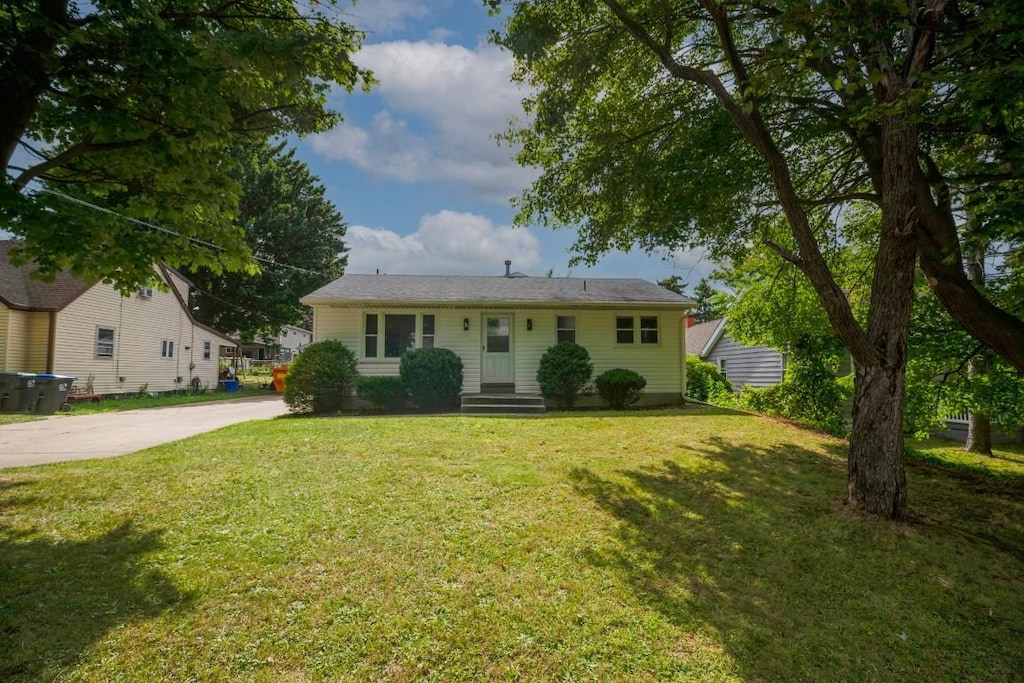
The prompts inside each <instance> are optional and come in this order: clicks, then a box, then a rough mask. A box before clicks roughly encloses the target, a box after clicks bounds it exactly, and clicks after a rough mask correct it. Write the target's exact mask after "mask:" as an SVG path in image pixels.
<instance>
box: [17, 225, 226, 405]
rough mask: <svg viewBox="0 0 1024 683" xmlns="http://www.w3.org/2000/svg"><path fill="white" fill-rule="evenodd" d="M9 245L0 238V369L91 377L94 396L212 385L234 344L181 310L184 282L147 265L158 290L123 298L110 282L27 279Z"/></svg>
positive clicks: (28, 271)
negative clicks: (219, 361) (219, 363)
mask: <svg viewBox="0 0 1024 683" xmlns="http://www.w3.org/2000/svg"><path fill="white" fill-rule="evenodd" d="M14 244H15V242H14V241H0V370H4V371H15V372H33V373H53V374H58V375H70V376H73V377H77V378H78V385H79V386H80V387H83V388H84V385H85V384H86V383H87V382H88V381H89V379H90V378H91V380H92V390H93V392H94V393H97V394H117V393H129V392H135V391H139V390H140V389H141V388H142V387H146V389H147V390H148V391H170V390H175V389H185V388H188V387H189V385H190V384H191V383H193V382H195V383H196V384H198V385H202V386H208V387H214V388H215V387H216V386H217V359H218V357H219V356H221V355H225V353H226V352H227V353H232V354H233V352H234V350H235V348H236V347H237V344H238V342H236V341H235V340H234V339H232V338H230V337H228V336H227V335H224V334H222V333H220V332H217V331H216V330H214V329H212V328H210V327H207V326H206V325H203V324H202V323H200V322H198V321H197V320H195V318H193V317H192V312H191V311H190V310H189V306H188V300H189V299H188V295H189V289H190V287H191V284H190V283H189V281H188V280H187V279H186V278H185V277H184V276H183V275H181V274H180V273H178V272H177V271H175V270H173V269H172V268H168V267H167V266H164V265H156V266H154V277H155V278H157V279H158V280H160V282H161V283H163V285H164V288H161V287H143V288H141V289H139V290H137V291H136V292H135V293H134V294H132V295H131V296H124V295H123V294H121V293H120V292H119V291H117V290H116V289H114V287H113V286H112V285H109V284H106V283H103V282H97V283H94V284H90V283H87V282H84V281H83V280H81V279H80V278H77V277H75V276H73V275H71V274H70V273H66V272H62V273H58V274H57V276H56V277H55V279H54V280H53V281H52V282H44V281H42V280H39V279H36V278H34V277H32V271H33V270H34V266H32V265H24V266H14V265H12V264H11V263H10V259H9V257H8V252H9V250H10V248H11V247H12V246H14Z"/></svg>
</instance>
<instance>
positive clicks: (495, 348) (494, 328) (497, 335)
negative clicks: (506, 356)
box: [487, 318, 509, 353]
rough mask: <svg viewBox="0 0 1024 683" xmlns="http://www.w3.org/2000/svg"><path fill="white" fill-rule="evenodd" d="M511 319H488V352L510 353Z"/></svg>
mask: <svg viewBox="0 0 1024 683" xmlns="http://www.w3.org/2000/svg"><path fill="white" fill-rule="evenodd" d="M508 351H509V319H508V318H488V319H487V353H508Z"/></svg>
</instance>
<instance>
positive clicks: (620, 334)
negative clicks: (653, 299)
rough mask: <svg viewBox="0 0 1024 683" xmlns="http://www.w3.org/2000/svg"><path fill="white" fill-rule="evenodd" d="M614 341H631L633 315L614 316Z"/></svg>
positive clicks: (626, 342) (623, 342) (627, 342)
mask: <svg viewBox="0 0 1024 683" xmlns="http://www.w3.org/2000/svg"><path fill="white" fill-rule="evenodd" d="M615 341H616V342H618V343H619V344H632V343H633V317H632V316H629V317H625V316H619V317H616V318H615Z"/></svg>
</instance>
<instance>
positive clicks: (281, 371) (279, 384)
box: [270, 365, 288, 394]
mask: <svg viewBox="0 0 1024 683" xmlns="http://www.w3.org/2000/svg"><path fill="white" fill-rule="evenodd" d="M270 372H271V374H273V376H274V391H276V392H277V393H279V394H283V393H284V376H285V375H287V374H288V366H287V365H282V366H280V367H276V368H273V369H272V370H271V371H270Z"/></svg>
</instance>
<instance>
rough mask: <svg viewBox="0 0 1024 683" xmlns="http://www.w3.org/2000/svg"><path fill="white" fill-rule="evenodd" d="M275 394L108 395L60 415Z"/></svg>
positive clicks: (258, 390)
mask: <svg viewBox="0 0 1024 683" xmlns="http://www.w3.org/2000/svg"><path fill="white" fill-rule="evenodd" d="M271 394H273V392H271V391H267V390H266V389H256V388H253V389H251V390H250V389H243V390H241V391H235V392H227V391H208V392H206V393H203V394H189V393H184V392H182V393H180V394H157V395H155V396H138V395H131V394H126V395H123V396H108V397H106V398H104V399H103V400H101V401H97V402H96V403H93V402H92V401H81V402H79V403H74V404H72V405H71V410H69V411H68V412H66V413H58V415H91V414H93V413H113V412H116V411H119V410H138V409H139V408H162V407H164V406H180V405H186V404H189V403H206V402H208V401H231V400H234V399H239V398H252V397H253V396H269V395H271Z"/></svg>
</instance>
